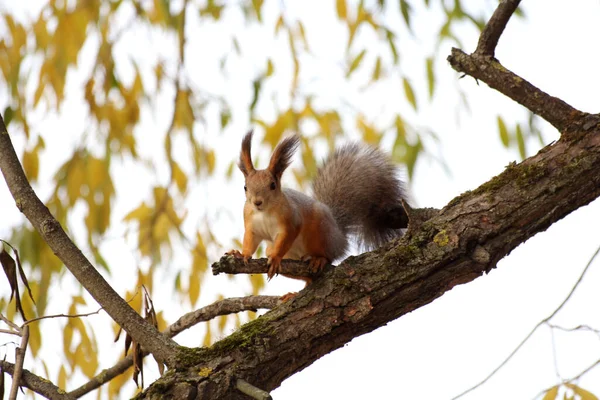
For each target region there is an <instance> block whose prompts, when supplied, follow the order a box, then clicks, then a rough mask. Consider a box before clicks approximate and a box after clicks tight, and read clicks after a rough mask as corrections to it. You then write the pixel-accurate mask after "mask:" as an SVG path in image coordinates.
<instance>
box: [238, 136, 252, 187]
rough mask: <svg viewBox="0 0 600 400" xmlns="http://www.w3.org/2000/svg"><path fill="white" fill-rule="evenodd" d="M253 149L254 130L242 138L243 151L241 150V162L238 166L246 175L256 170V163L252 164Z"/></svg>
mask: <svg viewBox="0 0 600 400" xmlns="http://www.w3.org/2000/svg"><path fill="white" fill-rule="evenodd" d="M251 149H252V131H249V132H248V133H246V135H245V136H244V139H243V140H242V151H241V152H240V162H239V163H238V167H239V168H240V171H242V174H244V176H248V174H250V173H251V172H253V171H254V165H252V156H251V154H250V150H251Z"/></svg>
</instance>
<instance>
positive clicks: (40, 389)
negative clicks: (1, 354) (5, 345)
mask: <svg viewBox="0 0 600 400" xmlns="http://www.w3.org/2000/svg"><path fill="white" fill-rule="evenodd" d="M0 365H2V370H3V371H5V372H7V373H8V374H10V375H14V373H15V365H14V364H13V363H10V362H8V361H2V360H0ZM19 380H20V384H21V386H23V387H26V388H27V389H29V390H32V391H34V392H35V393H37V394H40V395H42V396H44V397H45V398H47V399H56V400H74V399H75V397H73V396H71V395H70V394H67V393H65V392H64V391H62V390H61V389H60V388H58V387H57V386H55V385H54V384H52V383H51V382H50V381H49V380H47V379H44V378H41V377H39V376H37V375H35V374H33V373H31V372H29V371H28V370H26V369H23V370H22V373H21V377H20V379H19Z"/></svg>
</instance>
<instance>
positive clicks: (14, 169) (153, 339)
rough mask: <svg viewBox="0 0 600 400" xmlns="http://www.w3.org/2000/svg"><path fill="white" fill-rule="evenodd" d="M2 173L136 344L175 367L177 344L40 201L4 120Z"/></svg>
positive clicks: (59, 252) (1, 125) (86, 285)
mask: <svg viewBox="0 0 600 400" xmlns="http://www.w3.org/2000/svg"><path fill="white" fill-rule="evenodd" d="M0 170H2V174H3V175H4V180H5V181H6V184H7V185H8V188H9V190H10V192H11V194H12V196H13V198H14V199H15V202H16V205H17V207H18V208H19V210H20V211H21V212H22V213H23V214H25V216H26V217H27V219H28V220H29V221H30V222H31V224H32V225H33V226H34V227H35V229H36V230H37V231H38V232H39V234H40V235H41V236H42V238H43V239H44V241H45V242H46V243H48V245H49V246H50V248H51V249H52V251H54V254H56V255H57V256H58V258H60V260H61V261H62V262H63V263H64V264H65V266H66V267H67V268H68V269H69V271H71V273H72V274H73V275H74V276H75V278H77V280H78V281H79V282H80V283H81V285H82V286H83V287H84V288H85V289H86V290H87V291H88V292H89V293H90V294H91V295H92V297H93V298H94V299H95V300H96V301H97V302H98V303H99V304H100V305H101V306H102V307H103V308H104V309H105V310H106V312H107V313H108V315H110V316H111V318H112V319H113V320H114V321H115V322H116V323H118V324H119V325H120V326H121V327H123V329H124V330H125V331H126V332H127V333H129V334H130V335H131V337H132V338H133V339H134V340H135V341H136V342H138V343H140V344H141V345H142V346H143V347H144V348H145V349H147V350H148V351H150V352H151V353H152V354H154V355H155V356H156V358H157V359H159V360H162V361H163V362H164V363H165V364H167V365H168V366H170V367H172V366H174V365H175V364H174V363H175V353H176V349H177V348H178V347H179V346H178V345H177V343H175V342H174V341H172V340H171V339H169V338H167V337H166V336H164V335H161V334H160V333H159V332H158V331H157V330H156V329H155V328H154V327H153V326H152V325H151V324H149V323H148V322H147V321H145V320H144V319H143V318H142V317H141V316H140V315H139V314H138V313H137V312H135V310H134V309H133V308H131V307H130V306H129V304H127V302H125V300H123V299H122V298H121V297H120V296H119V295H118V294H117V293H116V292H115V291H114V289H113V288H112V287H111V286H110V285H109V284H108V283H107V282H106V280H104V278H103V277H102V275H100V273H98V271H97V270H96V269H95V268H94V266H93V265H92V264H91V263H90V262H89V260H88V259H87V258H86V257H85V256H84V255H83V253H82V252H81V250H79V248H77V246H75V244H74V243H73V242H72V241H71V239H70V238H69V237H68V235H67V234H66V233H65V231H64V230H63V228H62V227H61V226H60V223H59V222H58V221H57V220H56V219H55V218H54V217H53V216H52V214H51V213H50V211H49V210H48V208H47V207H46V206H45V205H44V204H43V203H42V202H41V201H40V199H39V198H38V197H37V195H36V194H35V192H34V191H33V189H32V188H31V185H30V184H29V182H28V181H27V178H26V177H25V173H24V172H23V168H22V167H21V164H20V163H19V159H18V157H17V154H16V153H15V150H14V148H13V145H12V142H11V140H10V136H9V135H8V132H7V131H6V126H5V125H4V120H3V119H2V116H0Z"/></svg>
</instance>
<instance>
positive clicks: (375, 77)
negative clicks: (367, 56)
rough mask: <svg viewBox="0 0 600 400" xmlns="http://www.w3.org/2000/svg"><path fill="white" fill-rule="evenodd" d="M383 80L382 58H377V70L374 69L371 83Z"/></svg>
mask: <svg viewBox="0 0 600 400" xmlns="http://www.w3.org/2000/svg"><path fill="white" fill-rule="evenodd" d="M379 78H381V57H377V61H375V68H373V75H371V81H373V82H375V81H376V80H379Z"/></svg>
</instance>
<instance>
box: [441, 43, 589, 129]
mask: <svg viewBox="0 0 600 400" xmlns="http://www.w3.org/2000/svg"><path fill="white" fill-rule="evenodd" d="M448 61H449V62H450V65H451V66H452V68H454V69H455V70H456V71H458V72H464V73H465V74H467V75H470V76H472V77H473V78H475V79H479V80H481V81H483V82H485V83H487V84H488V86H490V87H491V88H493V89H496V90H497V91H499V92H500V93H502V94H504V95H506V96H508V97H510V98H511V99H513V100H514V101H516V102H517V103H519V104H521V105H522V106H524V107H526V108H527V109H529V110H530V111H531V112H533V113H534V114H537V115H539V116H540V117H542V118H544V119H545V120H546V121H548V122H549V123H551V124H552V125H553V126H554V127H555V128H556V129H558V130H559V132H561V133H564V132H565V131H566V130H567V128H568V127H570V128H572V129H573V128H575V129H576V125H575V124H574V122H576V121H582V120H583V118H584V116H585V114H584V113H582V112H581V111H579V110H576V109H575V108H573V107H571V106H570V105H569V104H567V103H565V102H564V101H562V100H561V99H558V98H556V97H553V96H550V95H549V94H548V93H545V92H543V91H542V90H540V89H538V88H537V87H535V86H533V85H532V84H531V83H529V82H527V81H526V80H525V79H523V78H521V77H520V76H518V75H516V74H514V73H513V72H511V71H509V70H507V69H506V68H504V67H503V66H502V65H501V64H500V63H499V62H498V61H497V60H495V59H494V58H493V57H489V56H485V55H480V54H477V53H474V54H471V55H467V54H466V53H464V52H463V51H462V50H460V49H456V48H453V49H452V54H451V55H450V56H449V57H448ZM597 122H598V121H596V123H597Z"/></svg>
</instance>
